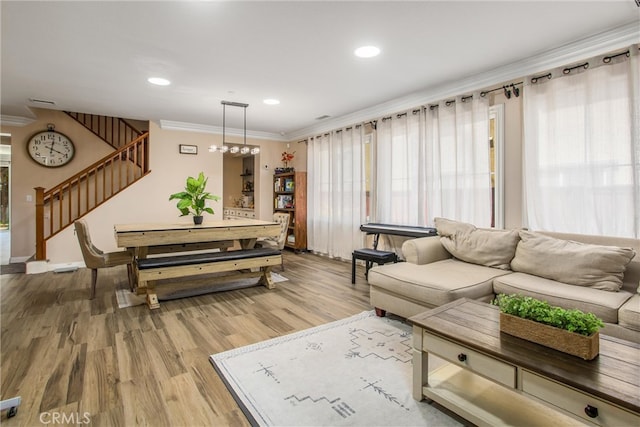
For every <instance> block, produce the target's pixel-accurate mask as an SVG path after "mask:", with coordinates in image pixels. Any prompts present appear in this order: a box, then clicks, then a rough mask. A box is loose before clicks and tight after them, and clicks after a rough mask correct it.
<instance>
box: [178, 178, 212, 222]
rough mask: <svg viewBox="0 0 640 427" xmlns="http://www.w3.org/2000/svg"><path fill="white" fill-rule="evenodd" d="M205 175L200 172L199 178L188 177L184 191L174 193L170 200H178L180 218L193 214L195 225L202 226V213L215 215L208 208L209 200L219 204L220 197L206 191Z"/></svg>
mask: <svg viewBox="0 0 640 427" xmlns="http://www.w3.org/2000/svg"><path fill="white" fill-rule="evenodd" d="M208 179H209V178H205V177H204V173H202V172H200V174H199V175H198V178H197V179H196V178H193V177H191V176H190V177H188V178H187V184H186V187H185V189H184V191H181V192H179V193H174V194H172V195H170V196H169V200H173V199H178V204H177V205H176V207H177V208H178V210H179V211H180V216H185V215H189V214H192V215H193V223H194V224H202V219H203V218H202V213H203V212H207V213H210V214H211V215H213V213H214V212H213V209H211V208H210V207H207V206H206V202H207V200H213V201H214V202H217V201H218V200H220V197H218V196H214V195H213V194H211V193H209V192H207V191H205V187H206V186H207V180H208Z"/></svg>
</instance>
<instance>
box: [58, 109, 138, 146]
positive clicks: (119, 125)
mask: <svg viewBox="0 0 640 427" xmlns="http://www.w3.org/2000/svg"><path fill="white" fill-rule="evenodd" d="M65 113H66V114H67V115H68V116H69V117H71V118H73V119H74V120H75V121H76V122H78V123H80V124H81V125H82V126H84V127H85V128H87V129H88V130H89V131H90V132H91V133H93V134H94V135H95V136H97V137H98V138H100V139H102V140H103V141H104V142H106V143H107V144H109V145H111V146H112V147H113V148H114V149H116V150H118V149H120V148H122V147H124V146H125V145H127V144H128V143H129V142H131V141H133V140H134V139H135V138H137V137H139V136H140V135H142V133H143V132H141V131H139V130H138V129H136V128H135V127H133V126H132V125H131V124H130V123H129V122H127V121H126V120H125V119H122V118H120V117H109V116H99V115H96V114H86V113H74V112H72V111H65Z"/></svg>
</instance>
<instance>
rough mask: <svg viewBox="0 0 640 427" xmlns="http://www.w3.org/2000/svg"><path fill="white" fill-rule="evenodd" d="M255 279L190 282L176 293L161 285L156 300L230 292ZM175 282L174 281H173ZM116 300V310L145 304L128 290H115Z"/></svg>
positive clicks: (277, 276) (276, 279) (280, 277)
mask: <svg viewBox="0 0 640 427" xmlns="http://www.w3.org/2000/svg"><path fill="white" fill-rule="evenodd" d="M271 278H272V279H273V281H274V283H279V282H286V281H287V280H289V279H287V278H286V277H284V276H283V275H281V274H278V273H274V272H271ZM256 281H257V279H243V280H234V281H229V282H228V283H224V284H216V285H209V284H207V283H206V282H207V281H206V279H198V280H190V281H189V283H188V284H187V285H186V289H181V290H177V291H171V292H167V293H164V292H163V291H162V285H159V286H158V288H157V290H158V299H159V300H160V301H167V300H171V299H178V298H187V297H193V296H198V295H204V294H209V293H211V292H222V291H230V290H233V289H241V288H247V287H250V286H255V285H256ZM174 282H175V280H174ZM116 300H117V302H118V308H126V307H134V306H136V305H142V304H146V301H145V297H144V295H136V294H134V293H133V292H131V291H130V290H129V288H123V289H116Z"/></svg>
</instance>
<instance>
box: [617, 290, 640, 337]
mask: <svg viewBox="0 0 640 427" xmlns="http://www.w3.org/2000/svg"><path fill="white" fill-rule="evenodd" d="M618 323H619V324H620V326H624V327H625V328H629V329H633V330H634V331H640V295H639V294H635V295H634V296H632V297H631V298H629V299H628V300H627V302H625V303H624V304H623V305H622V307H620V310H618Z"/></svg>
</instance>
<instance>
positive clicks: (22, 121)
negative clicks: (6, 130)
mask: <svg viewBox="0 0 640 427" xmlns="http://www.w3.org/2000/svg"><path fill="white" fill-rule="evenodd" d="M35 121H36V119H33V118H30V117H20V116H7V115H5V114H3V115H0V124H1V125H3V126H17V127H22V126H27V125H30V124H31V123H33V122H35Z"/></svg>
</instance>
